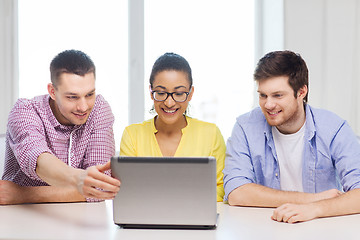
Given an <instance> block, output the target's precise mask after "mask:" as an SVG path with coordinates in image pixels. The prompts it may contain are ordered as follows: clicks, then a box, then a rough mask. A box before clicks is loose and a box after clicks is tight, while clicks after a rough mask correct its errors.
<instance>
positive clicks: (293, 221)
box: [287, 215, 300, 223]
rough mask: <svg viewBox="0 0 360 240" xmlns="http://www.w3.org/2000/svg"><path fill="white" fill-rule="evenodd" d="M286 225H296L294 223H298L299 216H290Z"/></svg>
mask: <svg viewBox="0 0 360 240" xmlns="http://www.w3.org/2000/svg"><path fill="white" fill-rule="evenodd" d="M287 222H288V223H296V222H300V216H299V215H293V216H291V217H290V218H289V219H288V221H287Z"/></svg>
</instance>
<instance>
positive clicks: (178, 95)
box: [151, 91, 190, 102]
mask: <svg viewBox="0 0 360 240" xmlns="http://www.w3.org/2000/svg"><path fill="white" fill-rule="evenodd" d="M189 93H190V92H171V93H170V92H162V91H151V94H152V96H153V98H154V100H155V101H158V102H163V101H165V100H166V99H168V97H169V96H171V98H172V99H173V100H174V101H175V102H185V101H186V100H187V98H188V96H189Z"/></svg>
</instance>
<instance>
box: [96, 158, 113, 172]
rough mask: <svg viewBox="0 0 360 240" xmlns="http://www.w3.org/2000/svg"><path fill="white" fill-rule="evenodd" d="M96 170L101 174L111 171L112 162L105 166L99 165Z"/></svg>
mask: <svg viewBox="0 0 360 240" xmlns="http://www.w3.org/2000/svg"><path fill="white" fill-rule="evenodd" d="M96 168H97V169H98V170H99V171H100V172H105V171H106V170H110V168H111V162H110V161H108V162H107V163H105V164H103V165H97V166H96Z"/></svg>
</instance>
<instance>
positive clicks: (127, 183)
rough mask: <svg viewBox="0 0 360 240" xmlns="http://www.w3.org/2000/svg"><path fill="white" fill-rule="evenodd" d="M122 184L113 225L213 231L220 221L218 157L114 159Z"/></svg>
mask: <svg viewBox="0 0 360 240" xmlns="http://www.w3.org/2000/svg"><path fill="white" fill-rule="evenodd" d="M111 171H112V175H113V176H114V177H115V178H118V179H120V181H121V186H120V191H119V192H118V194H117V195H116V196H115V198H114V200H113V218H114V223H115V224H117V225H119V226H121V227H123V228H184V229H214V228H216V221H217V209H216V206H217V203H216V160H215V158H214V157H127V156H117V157H112V158H111Z"/></svg>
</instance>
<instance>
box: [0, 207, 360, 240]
mask: <svg viewBox="0 0 360 240" xmlns="http://www.w3.org/2000/svg"><path fill="white" fill-rule="evenodd" d="M174 207H176V206H174ZM272 211H273V209H271V208H249V207H232V206H229V205H227V204H224V203H218V213H219V219H218V226H217V229H216V230H152V229H122V228H120V227H118V226H117V225H115V224H114V223H113V220H112V201H105V202H99V203H60V204H24V205H12V206H0V216H1V218H0V239H156V240H161V239H184V240H185V239H197V240H201V239H206V240H212V239H226V240H232V239H276V240H279V239H287V240H288V239H291V240H293V239H360V233H358V231H357V229H358V227H359V224H360V214H355V215H348V216H341V217H331V218H322V219H315V220H312V221H309V222H304V223H297V224H287V223H279V222H275V221H272V220H271V219H270V216H271V215H272Z"/></svg>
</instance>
